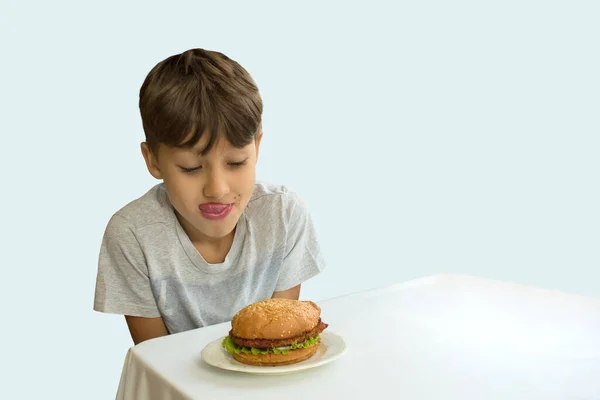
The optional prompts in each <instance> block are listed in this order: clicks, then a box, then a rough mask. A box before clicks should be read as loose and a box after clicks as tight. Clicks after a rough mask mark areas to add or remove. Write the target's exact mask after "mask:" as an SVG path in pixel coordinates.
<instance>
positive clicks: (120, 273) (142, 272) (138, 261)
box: [94, 214, 161, 318]
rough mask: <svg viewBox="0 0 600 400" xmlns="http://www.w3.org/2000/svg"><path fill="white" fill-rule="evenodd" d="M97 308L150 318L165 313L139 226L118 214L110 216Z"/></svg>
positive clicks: (99, 264)
mask: <svg viewBox="0 0 600 400" xmlns="http://www.w3.org/2000/svg"><path fill="white" fill-rule="evenodd" d="M94 310H96V311H100V312H106V313H112V314H123V315H131V316H136V317H146V318H154V317H160V316H161V315H160V312H159V311H158V308H157V306H156V300H155V299H154V296H153V294H152V289H151V286H150V279H149V276H148V267H147V265H146V260H145V257H144V254H143V252H142V249H141V247H140V244H139V242H138V240H137V238H136V235H135V228H134V226H133V225H132V224H131V223H129V222H128V221H127V220H126V219H125V218H123V217H121V216H119V215H117V214H115V215H114V216H113V217H112V218H111V219H110V221H109V223H108V225H107V227H106V231H105V232H104V237H103V238H102V245H101V248H100V256H99V259H98V274H97V278H96V292H95V297H94Z"/></svg>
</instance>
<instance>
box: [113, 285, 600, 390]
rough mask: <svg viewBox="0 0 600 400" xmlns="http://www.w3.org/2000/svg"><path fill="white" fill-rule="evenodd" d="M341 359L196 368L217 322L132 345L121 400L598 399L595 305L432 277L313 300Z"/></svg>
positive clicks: (219, 328)
mask: <svg viewBox="0 0 600 400" xmlns="http://www.w3.org/2000/svg"><path fill="white" fill-rule="evenodd" d="M320 305H321V307H322V310H323V313H322V317H323V320H324V321H325V322H327V323H329V326H330V327H329V329H331V330H332V331H333V332H335V333H337V334H339V335H341V336H342V337H343V338H344V339H345V341H346V343H347V345H348V351H347V353H346V354H345V355H344V356H343V357H342V358H340V359H338V360H336V361H334V362H332V363H330V364H327V365H324V366H321V367H318V368H314V369H312V370H308V371H303V372H300V373H297V374H292V375H283V376H258V375H249V374H243V373H239V372H230V371H224V370H220V369H216V368H213V367H210V366H208V365H206V364H205V363H204V362H203V361H202V359H201V355H200V353H201V351H202V349H203V348H204V346H205V345H206V344H208V343H209V342H211V341H213V340H215V339H216V338H219V337H220V336H224V335H226V334H227V332H228V330H229V328H230V324H229V323H225V324H220V325H215V326H210V327H206V328H202V329H197V330H193V331H189V332H184V333H180V334H176V335H171V336H166V337H163V338H158V339H153V340H150V341H147V342H144V343H141V344H140V345H138V346H135V347H133V348H131V349H130V351H129V352H128V354H127V357H126V360H125V365H124V368H123V373H122V377H121V383H120V386H119V393H118V395H117V398H119V399H160V400H171V399H225V398H227V399H229V398H236V399H237V398H244V399H264V400H267V399H277V400H281V399H285V400H290V399H301V398H304V397H306V398H308V399H310V400H314V399H330V400H331V399H362V398H394V399H461V400H465V399H478V400H480V399H486V400H490V399H511V400H514V399H527V400H532V399H544V400H549V399H561V400H564V399H594V400H598V399H600V299H597V298H590V297H584V296H578V295H571V294H565V293H560V292H554V291H549V290H541V289H535V288H529V287H525V286H520V285H515V284H509V283H502V282H497V281H491V280H486V279H479V278H474V277H468V276H461V275H436V276H432V277H428V278H423V279H418V280H415V281H410V282H406V283H400V284H397V285H394V286H391V287H388V288H384V289H378V290H372V291H367V292H363V293H357V294H352V295H349V296H343V297H339V298H335V299H331V300H327V301H324V302H321V303H320Z"/></svg>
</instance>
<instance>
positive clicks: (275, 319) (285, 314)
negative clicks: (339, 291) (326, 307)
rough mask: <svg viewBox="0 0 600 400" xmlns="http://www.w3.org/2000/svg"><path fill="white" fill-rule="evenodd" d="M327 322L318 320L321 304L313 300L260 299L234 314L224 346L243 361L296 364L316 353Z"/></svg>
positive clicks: (237, 358)
mask: <svg viewBox="0 0 600 400" xmlns="http://www.w3.org/2000/svg"><path fill="white" fill-rule="evenodd" d="M327 326H328V325H327V324H326V323H324V322H323V321H321V308H319V306H318V305H316V304H315V303H313V302H312V301H300V300H290V299H279V298H275V299H267V300H262V301H259V302H256V303H253V304H250V305H249V306H247V307H244V308H243V309H241V310H240V311H239V312H238V313H237V314H236V315H235V316H234V317H233V319H232V320H231V330H230V331H229V335H228V336H227V337H225V339H223V347H224V348H225V349H226V350H227V352H228V353H230V354H231V355H232V356H233V358H234V359H236V360H237V361H239V362H241V363H244V364H249V365H260V366H278V365H288V364H295V363H298V362H300V361H304V360H306V359H308V358H310V357H312V356H313V355H314V354H315V353H316V351H317V349H318V348H319V345H320V344H321V336H320V335H321V332H323V331H324V330H325V328H327Z"/></svg>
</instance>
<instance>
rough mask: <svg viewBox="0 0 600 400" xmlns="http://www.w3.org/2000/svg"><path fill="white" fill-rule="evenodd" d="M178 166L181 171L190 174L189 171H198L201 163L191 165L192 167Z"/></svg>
mask: <svg viewBox="0 0 600 400" xmlns="http://www.w3.org/2000/svg"><path fill="white" fill-rule="evenodd" d="M179 168H181V170H182V171H183V172H185V173H186V174H191V173H194V172H196V171H200V170H201V169H202V165H199V166H197V167H193V168H184V167H179Z"/></svg>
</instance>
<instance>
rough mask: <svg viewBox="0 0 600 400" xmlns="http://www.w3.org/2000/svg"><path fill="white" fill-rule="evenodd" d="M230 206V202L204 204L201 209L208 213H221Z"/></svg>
mask: <svg viewBox="0 0 600 400" xmlns="http://www.w3.org/2000/svg"><path fill="white" fill-rule="evenodd" d="M227 207H229V205H228V204H202V205H201V206H200V210H201V211H202V212H204V213H207V214H220V213H222V212H223V211H225V210H226V209H227Z"/></svg>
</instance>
